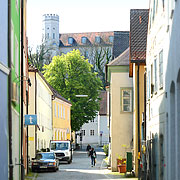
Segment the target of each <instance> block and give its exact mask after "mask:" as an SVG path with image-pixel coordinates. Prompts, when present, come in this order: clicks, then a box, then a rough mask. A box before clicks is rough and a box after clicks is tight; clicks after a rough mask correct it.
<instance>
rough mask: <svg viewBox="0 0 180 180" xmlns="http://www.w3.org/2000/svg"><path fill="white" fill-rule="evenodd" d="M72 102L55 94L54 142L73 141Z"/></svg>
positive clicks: (53, 111)
mask: <svg viewBox="0 0 180 180" xmlns="http://www.w3.org/2000/svg"><path fill="white" fill-rule="evenodd" d="M71 106H72V105H71V102H70V101H68V100H66V99H65V98H63V97H62V96H60V95H59V94H58V93H57V92H55V91H54V93H53V100H52V107H53V108H52V113H53V115H52V117H53V140H71Z"/></svg>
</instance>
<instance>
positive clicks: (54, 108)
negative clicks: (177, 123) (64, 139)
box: [54, 103, 56, 117]
mask: <svg viewBox="0 0 180 180" xmlns="http://www.w3.org/2000/svg"><path fill="white" fill-rule="evenodd" d="M54 116H55V117H56V103H54Z"/></svg>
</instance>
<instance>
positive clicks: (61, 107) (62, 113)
mask: <svg viewBox="0 0 180 180" xmlns="http://www.w3.org/2000/svg"><path fill="white" fill-rule="evenodd" d="M62 117H63V112H62V105H61V118H62Z"/></svg>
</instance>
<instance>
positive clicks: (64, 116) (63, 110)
mask: <svg viewBox="0 0 180 180" xmlns="http://www.w3.org/2000/svg"><path fill="white" fill-rule="evenodd" d="M63 118H64V119H65V108H64V107H63Z"/></svg>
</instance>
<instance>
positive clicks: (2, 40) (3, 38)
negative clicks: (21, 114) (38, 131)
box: [0, 0, 8, 180]
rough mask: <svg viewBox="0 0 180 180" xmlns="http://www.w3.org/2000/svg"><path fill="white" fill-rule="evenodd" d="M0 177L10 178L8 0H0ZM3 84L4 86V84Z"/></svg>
mask: <svg viewBox="0 0 180 180" xmlns="http://www.w3.org/2000/svg"><path fill="white" fill-rule="evenodd" d="M0 24H1V27H0V46H1V48H0V82H1V85H0V99H1V102H0V116H1V120H0V121H1V126H0V137H1V141H0V147H1V148H0V159H1V164H0V169H1V173H0V179H5V180H7V179H8V94H7V93H8V84H7V83H8V70H7V66H8V49H7V44H8V41H7V37H8V1H7V0H5V1H0ZM2 85H3V86H2Z"/></svg>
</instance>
